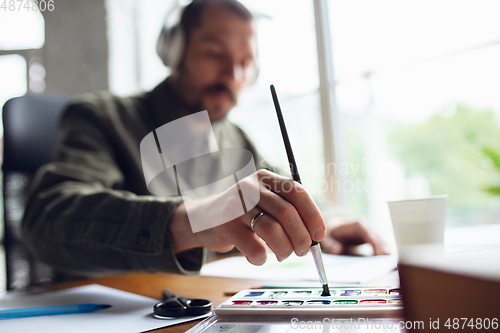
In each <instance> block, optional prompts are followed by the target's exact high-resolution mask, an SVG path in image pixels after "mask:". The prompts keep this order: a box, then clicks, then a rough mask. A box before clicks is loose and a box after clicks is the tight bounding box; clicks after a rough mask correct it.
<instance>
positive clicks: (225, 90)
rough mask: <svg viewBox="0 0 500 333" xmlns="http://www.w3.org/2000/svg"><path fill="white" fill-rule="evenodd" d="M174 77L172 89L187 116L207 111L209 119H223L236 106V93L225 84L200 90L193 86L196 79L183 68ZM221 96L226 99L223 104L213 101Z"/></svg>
mask: <svg viewBox="0 0 500 333" xmlns="http://www.w3.org/2000/svg"><path fill="white" fill-rule="evenodd" d="M175 76H176V79H175V80H174V81H175V84H174V86H175V87H174V88H175V90H176V92H177V97H178V102H179V104H180V105H181V107H182V108H183V109H184V110H185V111H187V113H188V114H192V113H196V112H199V111H203V110H207V111H208V113H209V114H210V115H211V117H210V118H211V119H212V118H215V119H216V120H217V119H220V118H222V117H224V116H225V115H226V114H227V113H228V112H229V110H230V109H231V108H233V107H234V106H235V105H236V102H237V93H236V91H235V90H234V89H232V88H231V87H230V86H228V85H227V84H224V83H214V84H212V85H209V86H207V87H203V88H201V89H200V88H199V87H196V85H194V84H193V82H195V81H194V80H196V78H195V77H194V76H192V75H191V74H190V73H189V72H188V71H187V70H186V69H184V68H183V66H181V67H180V68H179V70H178V72H177V73H176V75H175ZM221 94H224V95H225V96H226V97H227V101H226V102H225V103H221V102H219V103H218V102H217V101H215V98H216V97H217V96H221ZM211 101H212V102H211Z"/></svg>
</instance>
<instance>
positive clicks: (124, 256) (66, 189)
mask: <svg viewBox="0 0 500 333" xmlns="http://www.w3.org/2000/svg"><path fill="white" fill-rule="evenodd" d="M181 26H182V28H183V29H184V33H185V37H184V38H185V41H184V42H185V47H184V50H183V54H182V57H181V60H180V62H179V64H178V66H176V67H175V68H174V69H173V74H172V75H171V77H169V78H167V80H166V81H164V82H163V83H161V84H160V85H159V86H158V87H156V88H155V89H154V90H153V91H151V92H149V93H146V94H143V95H140V96H137V97H132V98H118V97H114V96H111V95H109V94H107V93H101V94H96V95H94V96H83V97H82V98H81V100H80V101H77V102H74V103H72V104H70V105H69V106H68V107H67V110H66V111H65V113H64V115H63V118H62V120H61V133H60V138H59V141H58V143H57V145H56V147H55V151H54V162H52V163H50V164H48V165H46V166H44V167H42V168H41V170H40V171H39V173H38V175H37V177H36V179H35V181H34V186H33V192H32V196H31V198H30V200H29V202H28V205H27V210H26V213H25V217H24V221H23V230H24V234H25V237H26V239H27V243H28V244H30V246H31V247H32V248H33V251H34V252H35V253H36V254H37V255H38V256H39V257H40V258H41V259H42V260H44V261H46V262H47V263H49V264H51V265H52V266H53V267H55V268H56V269H57V270H62V271H65V272H70V273H75V274H78V275H82V274H85V275H95V274H102V273H110V272H121V271H127V270H142V271H170V272H181V273H185V274H190V273H196V272H197V271H198V270H199V269H200V268H201V265H202V263H203V260H204V250H203V249H204V248H206V249H209V250H213V251H218V252H227V251H229V250H231V249H232V248H233V247H236V248H238V249H239V250H240V251H241V252H242V253H243V254H244V255H245V256H246V257H247V259H248V260H249V261H250V262H251V263H252V264H255V265H261V264H263V263H264V262H265V261H266V249H265V247H264V244H263V241H264V242H265V243H266V244H267V246H268V247H269V248H270V249H271V250H272V251H273V252H274V253H275V255H276V256H277V258H278V259H279V260H284V259H285V258H287V257H288V256H289V255H290V254H291V253H292V252H295V253H296V254H297V255H299V256H303V255H305V254H306V253H307V252H308V251H309V246H310V244H311V240H315V241H321V240H323V239H324V238H325V237H326V239H325V241H324V242H323V247H324V249H325V250H326V251H327V252H335V253H339V252H342V250H343V245H346V244H361V243H365V242H369V243H371V244H372V245H373V247H374V252H375V254H383V253H385V250H384V244H383V242H382V241H381V240H380V239H379V238H378V237H377V236H375V235H373V234H372V233H370V232H369V231H368V230H367V229H365V228H364V227H363V226H362V225H361V224H359V223H344V224H341V225H338V226H337V227H335V228H332V229H331V231H329V233H327V230H326V225H325V222H324V220H323V218H322V216H321V214H320V212H319V210H318V208H317V206H316V205H315V203H314V201H313V200H312V198H311V196H310V195H309V194H308V193H307V192H306V191H305V190H304V189H303V187H302V186H301V185H300V184H298V183H296V182H294V181H292V180H290V179H288V178H286V177H283V176H280V175H277V174H275V173H272V172H270V171H267V170H259V171H257V173H256V175H254V176H257V177H258V179H259V180H260V181H259V183H254V182H251V181H248V179H247V178H245V179H243V180H242V181H241V182H240V183H239V184H238V186H240V188H241V187H245V186H246V187H253V189H254V190H257V191H259V194H260V200H259V202H258V204H257V206H256V207H254V208H252V209H250V211H248V212H247V213H245V214H244V215H242V216H240V217H238V218H235V219H233V220H231V221H229V222H227V223H224V224H222V225H219V226H217V227H214V228H211V229H208V230H204V231H200V232H197V233H193V232H192V230H191V226H190V224H189V218H188V214H187V210H186V206H185V203H184V202H182V198H181V197H179V196H174V197H161V196H153V195H150V193H149V191H148V189H147V188H146V184H145V182H144V176H143V170H142V165H141V158H140V152H139V145H140V142H141V140H142V139H143V138H144V137H145V136H146V135H147V134H148V133H150V132H151V131H153V130H154V129H156V128H158V127H159V126H162V125H164V124H166V123H169V122H171V121H173V120H176V119H179V118H181V117H183V116H186V115H189V114H193V113H196V112H199V111H201V110H207V112H208V115H209V117H210V121H211V122H212V125H213V129H214V133H215V137H216V138H217V143H218V145H219V147H240V148H245V149H247V150H249V151H251V152H252V153H253V155H254V157H255V159H256V162H257V165H261V159H260V157H259V155H258V154H257V152H256V151H255V148H254V147H253V145H252V144H251V143H250V141H249V139H248V138H247V137H246V135H245V134H244V133H243V132H242V131H241V130H240V129H239V128H238V127H236V126H235V125H234V124H231V123H230V122H229V121H227V120H226V119H225V117H226V115H227V113H228V112H229V111H230V110H231V108H232V107H233V106H234V105H235V104H236V102H237V99H238V96H239V94H240V92H241V91H242V90H243V89H244V88H245V87H246V86H248V85H249V84H250V83H251V82H252V81H253V80H254V78H255V75H256V63H255V61H256V60H255V51H256V40H255V35H254V31H253V26H252V16H251V14H250V13H249V12H248V10H247V9H246V8H245V7H243V6H242V5H241V4H240V3H238V2H237V1H234V0H195V1H194V2H193V3H192V4H191V5H189V6H188V7H187V8H186V10H185V11H184V14H183V17H182V19H181ZM283 188H287V189H289V190H287V191H283V190H282V189H283ZM193 202H194V204H192V205H191V208H190V209H193V210H194V211H196V210H202V209H203V204H202V203H199V204H198V201H196V200H195V201H193ZM227 204H228V205H229V204H230V203H227ZM220 209H225V207H220ZM260 213H264V215H262V216H260V217H259V219H258V220H257V221H258V222H257V223H255V225H254V226H253V228H251V225H250V224H251V221H252V219H255V218H256V217H257V216H258V215H260Z"/></svg>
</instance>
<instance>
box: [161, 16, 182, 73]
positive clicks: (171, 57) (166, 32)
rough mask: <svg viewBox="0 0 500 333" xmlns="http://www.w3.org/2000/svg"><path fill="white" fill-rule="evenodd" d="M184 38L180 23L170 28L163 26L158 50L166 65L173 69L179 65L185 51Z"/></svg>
mask: <svg viewBox="0 0 500 333" xmlns="http://www.w3.org/2000/svg"><path fill="white" fill-rule="evenodd" d="M184 39H185V38H184V32H183V29H182V28H181V27H180V26H179V25H178V24H176V25H174V26H172V27H170V28H168V27H163V29H162V31H161V33H160V37H159V38H158V42H157V44H156V51H157V53H158V56H159V57H160V59H161V60H162V61H163V64H165V66H167V67H170V68H171V69H175V68H177V66H179V63H180V61H181V59H182V54H183V53H184V46H185V45H184V44H185V41H184Z"/></svg>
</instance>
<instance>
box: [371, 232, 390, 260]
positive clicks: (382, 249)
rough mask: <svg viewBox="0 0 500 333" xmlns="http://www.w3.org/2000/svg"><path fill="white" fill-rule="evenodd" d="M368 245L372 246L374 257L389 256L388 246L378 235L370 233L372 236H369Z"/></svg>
mask: <svg viewBox="0 0 500 333" xmlns="http://www.w3.org/2000/svg"><path fill="white" fill-rule="evenodd" d="M368 243H370V244H371V245H372V247H373V254H374V255H376V256H381V255H386V254H389V249H388V248H387V245H386V244H385V242H384V241H383V240H382V238H380V237H378V236H377V235H375V234H373V233H370V235H369V236H368Z"/></svg>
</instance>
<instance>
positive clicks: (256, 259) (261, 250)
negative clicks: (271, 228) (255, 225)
mask: <svg viewBox="0 0 500 333" xmlns="http://www.w3.org/2000/svg"><path fill="white" fill-rule="evenodd" d="M259 223H260V220H259ZM236 225H237V227H239V228H240V230H237V231H236V230H235V231H234V232H232V233H231V235H232V243H233V244H234V246H235V247H236V248H237V249H238V250H239V251H240V252H241V253H243V254H244V255H245V256H246V257H247V260H248V261H249V262H250V263H251V264H253V265H256V266H260V265H263V264H264V263H265V262H266V260H267V254H266V247H265V246H264V244H262V241H261V240H260V239H259V237H258V236H257V235H256V234H255V233H254V232H252V230H250V229H248V228H245V227H244V226H242V225H241V224H240V223H237V224H236Z"/></svg>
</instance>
